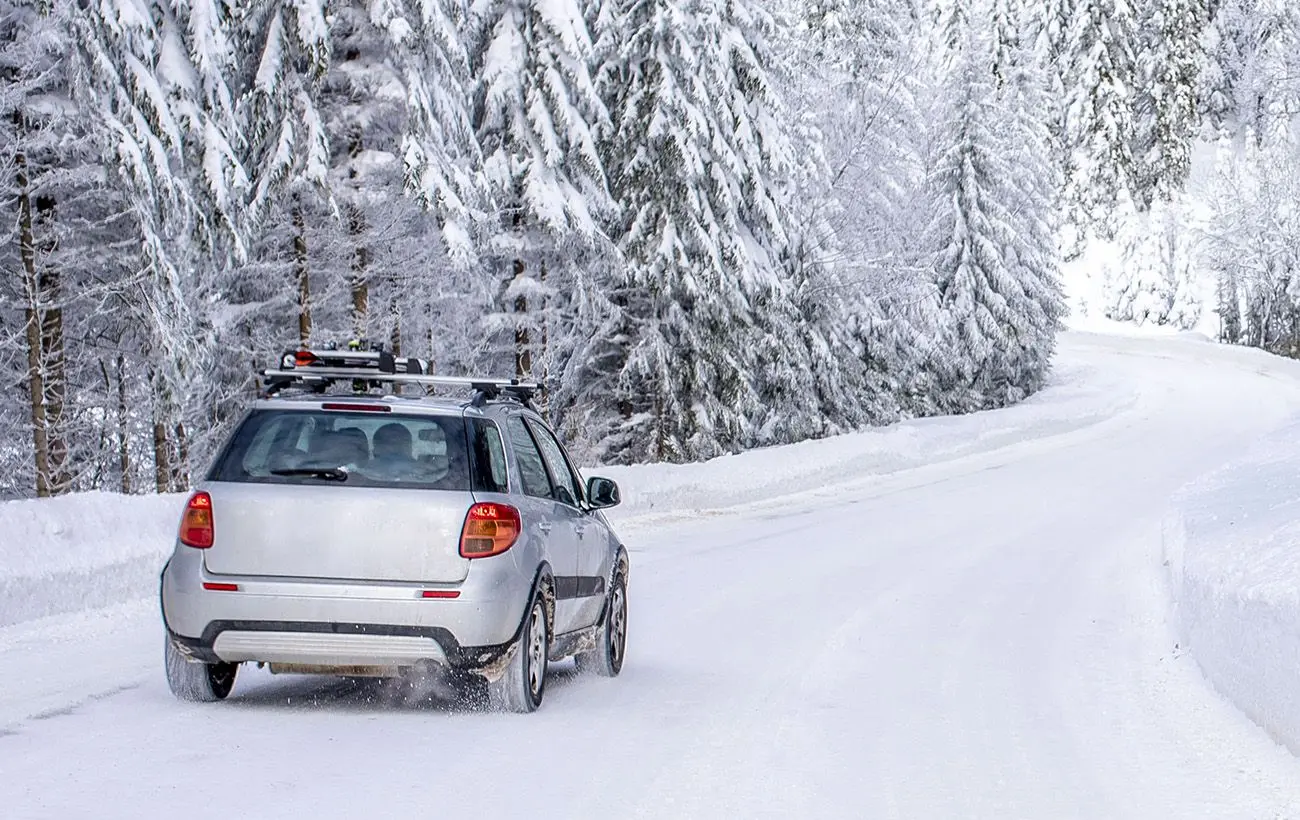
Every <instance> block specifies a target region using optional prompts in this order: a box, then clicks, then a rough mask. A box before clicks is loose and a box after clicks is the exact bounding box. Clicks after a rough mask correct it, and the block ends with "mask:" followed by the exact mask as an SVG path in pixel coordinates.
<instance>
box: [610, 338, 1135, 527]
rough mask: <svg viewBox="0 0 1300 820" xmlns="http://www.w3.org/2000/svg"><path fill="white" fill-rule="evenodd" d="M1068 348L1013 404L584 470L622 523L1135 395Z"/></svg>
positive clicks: (957, 453)
mask: <svg viewBox="0 0 1300 820" xmlns="http://www.w3.org/2000/svg"><path fill="white" fill-rule="evenodd" d="M1093 341H1096V342H1098V343H1100V344H1102V345H1109V344H1110V342H1109V340H1105V339H1101V340H1092V339H1088V338H1087V337H1079V341H1078V342H1076V343H1075V345H1072V346H1071V347H1070V348H1069V349H1066V350H1063V351H1061V355H1060V357H1059V358H1058V360H1057V362H1056V364H1055V365H1054V367H1053V375H1052V378H1051V380H1050V386H1049V387H1047V388H1046V389H1044V390H1043V391H1041V392H1040V393H1038V394H1036V395H1034V396H1032V397H1030V398H1029V399H1028V400H1026V401H1024V402H1022V403H1020V404H1017V405H1014V406H1012V407H1009V408H1006V409H1003V410H995V411H991V412H985V413H978V414H975V415H973V416H940V417H935V418H926V419H915V420H912V421H904V422H900V423H898V424H893V425H890V426H888V427H880V428H875V429H871V430H866V431H863V432H860V433H851V434H848V435H842V436H835V437H833V438H826V439H817V440H812V441H803V442H799V443H798V444H789V445H784V446H781V447H770V448H765V449H759V450H750V451H749V452H745V453H740V454H738V455H734V456H722V457H720V458H716V459H713V460H711V461H707V462H704V463H703V464H649V465H638V466H632V467H599V468H591V469H586V470H584V473H585V474H587V475H591V474H593V473H595V474H599V475H603V476H606V477H608V478H612V479H614V480H615V481H617V482H618V483H619V486H620V488H621V490H622V496H623V504H622V505H621V506H619V507H617V508H616V509H614V510H613V511H612V514H611V516H610V518H611V520H612V521H613V522H614V523H615V524H616V525H623V524H627V525H635V524H636V523H637V520H638V519H643V520H644V523H650V522H651V521H653V519H655V518H657V517H658V516H657V514H660V513H670V514H680V513H691V512H699V511H705V510H717V509H723V508H726V507H730V506H733V505H737V504H746V503H752V502H759V501H766V500H769V499H773V498H778V497H781V496H785V495H789V494H792V493H797V492H802V491H805V490H810V489H816V488H819V487H825V486H830V485H835V484H839V483H843V482H845V481H849V480H857V479H864V478H871V477H874V476H884V475H889V474H891V473H896V472H898V471H900V470H907V469H911V468H914V467H919V466H921V465H928V464H935V463H940V462H943V461H950V460H953V459H957V458H962V457H964V456H968V455H972V454H975V453H984V452H989V451H992V450H996V449H998V448H1001V447H1006V446H1008V445H1011V444H1016V443H1019V442H1024V441H1029V440H1033V439H1037V438H1043V437H1047V436H1051V435H1061V434H1065V433H1069V432H1072V431H1074V430H1079V429H1082V428H1085V427H1089V426H1091V425H1094V424H1097V423H1098V422H1101V421H1104V420H1106V419H1108V418H1111V417H1113V416H1115V415H1117V414H1119V413H1120V412H1121V411H1123V410H1124V409H1126V408H1128V407H1130V406H1132V405H1133V403H1134V401H1135V400H1136V396H1135V395H1134V393H1133V392H1132V389H1131V387H1128V386H1126V385H1125V384H1124V383H1123V382H1122V381H1119V380H1117V379H1115V378H1114V375H1113V374H1111V373H1106V372H1102V371H1099V370H1097V369H1096V368H1095V367H1094V366H1092V365H1091V364H1089V363H1088V361H1087V358H1086V357H1080V356H1078V355H1077V353H1078V351H1079V350H1081V349H1083V345H1082V344H1080V343H1079V342H1084V343H1087V342H1093Z"/></svg>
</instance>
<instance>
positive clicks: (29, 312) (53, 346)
mask: <svg viewBox="0 0 1300 820" xmlns="http://www.w3.org/2000/svg"><path fill="white" fill-rule="evenodd" d="M13 121H14V124H15V126H17V128H18V129H20V130H21V129H24V128H25V127H26V121H25V118H24V117H23V115H22V113H21V112H18V111H16V112H14V114H13ZM14 168H15V182H16V183H17V187H18V202H17V204H18V220H17V222H18V224H17V228H18V254H19V257H20V259H21V263H22V264H21V267H22V271H21V276H22V280H23V282H22V284H23V291H24V296H25V297H26V300H27V306H26V309H25V310H24V324H25V333H24V335H25V337H26V343H27V382H28V389H29V399H30V402H31V420H32V445H33V456H34V460H35V466H36V494H37V496H39V497H42V498H44V497H48V496H51V495H60V494H63V493H66V492H68V491H69V490H70V489H71V485H72V479H71V476H70V475H69V474H68V464H67V461H68V444H67V440H66V438H64V436H63V431H62V429H61V428H62V421H63V414H64V407H65V404H66V401H67V368H66V364H65V359H64V352H63V351H64V342H63V309H62V307H61V304H60V303H61V300H62V294H61V293H60V291H61V282H60V276H59V271H58V268H56V267H54V266H53V265H52V264H50V256H51V255H52V254H53V253H54V252H55V251H56V250H57V248H58V246H57V244H56V240H55V238H54V237H55V233H54V225H53V223H54V219H55V210H54V205H55V200H54V198H53V197H51V196H46V195H38V196H37V197H35V202H34V203H33V198H32V195H31V190H30V186H31V177H30V171H29V168H28V163H27V155H26V154H25V153H23V152H22V151H18V152H16V153H15V155H14ZM38 234H39V235H40V236H41V237H43V239H42V238H38Z"/></svg>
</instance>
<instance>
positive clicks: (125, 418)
mask: <svg viewBox="0 0 1300 820" xmlns="http://www.w3.org/2000/svg"><path fill="white" fill-rule="evenodd" d="M116 370H117V463H118V470H119V471H120V472H121V474H122V494H123V495H130V494H131V453H130V450H129V449H128V447H127V443H128V442H129V441H130V430H129V426H130V416H129V414H128V412H127V406H126V359H125V357H123V356H122V354H121V353H119V354H117V368H116Z"/></svg>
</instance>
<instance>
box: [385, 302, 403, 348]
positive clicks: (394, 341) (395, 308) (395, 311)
mask: <svg viewBox="0 0 1300 820" xmlns="http://www.w3.org/2000/svg"><path fill="white" fill-rule="evenodd" d="M389 312H390V314H391V315H392V317H393V328H392V332H391V333H390V334H389V338H388V349H389V350H390V351H391V352H392V354H393V355H394V356H401V355H402V306H401V305H400V304H399V303H398V301H397V299H393V303H392V306H391V307H390V309H389Z"/></svg>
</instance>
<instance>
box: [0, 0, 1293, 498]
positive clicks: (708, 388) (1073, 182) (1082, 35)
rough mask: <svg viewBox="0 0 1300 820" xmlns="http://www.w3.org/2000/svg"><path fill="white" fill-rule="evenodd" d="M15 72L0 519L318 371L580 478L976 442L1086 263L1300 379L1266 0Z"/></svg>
mask: <svg viewBox="0 0 1300 820" xmlns="http://www.w3.org/2000/svg"><path fill="white" fill-rule="evenodd" d="M0 72H3V80H2V81H0V105H2V106H3V111H2V112H0V113H2V114H3V116H0V143H3V145H2V147H0V211H2V213H3V220H2V221H0V383H2V384H3V389H0V498H21V497H30V496H48V495H58V494H63V493H68V492H72V491H85V490H107V491H112V492H126V493H143V492H170V491H179V490H182V489H185V488H186V487H187V486H189V484H190V483H191V481H192V480H194V479H195V478H196V477H198V476H201V474H202V473H203V472H204V471H205V470H206V468H207V465H208V463H209V461H210V459H211V457H212V455H213V450H214V448H215V447H216V446H218V445H219V444H220V442H221V440H222V438H223V436H225V435H226V434H227V433H228V431H229V429H230V427H231V425H232V424H233V423H234V422H236V421H237V420H238V419H239V417H240V414H241V413H242V412H243V411H244V410H245V408H246V407H247V405H248V403H249V402H250V401H251V400H252V399H253V398H255V396H256V386H257V380H256V375H255V374H256V369H257V368H261V367H267V366H270V365H272V364H273V363H274V361H275V359H276V358H277V357H278V355H279V354H280V353H281V352H283V351H284V350H287V349H292V348H293V347H294V346H296V345H298V344H299V343H303V342H309V343H313V344H316V343H324V342H328V341H338V340H347V339H351V338H366V339H368V340H371V341H378V342H381V343H382V344H384V345H385V346H386V347H387V348H388V349H390V350H392V351H395V352H397V353H399V354H401V355H405V356H420V357H424V358H427V359H429V360H431V361H432V362H433V365H434V367H435V369H436V370H437V372H439V373H442V374H447V375H468V374H475V375H493V376H518V377H522V378H528V379H535V380H537V381H538V382H539V383H540V384H541V385H542V386H543V393H542V396H541V401H540V409H541V410H542V411H543V412H544V413H545V414H546V415H547V417H548V418H549V419H551V420H552V421H553V423H554V424H555V425H556V427H557V430H558V431H559V432H560V433H561V434H562V435H563V436H564V437H565V438H566V439H567V440H568V441H570V442H572V443H573V450H574V452H575V454H576V455H578V456H579V457H580V458H582V459H583V460H584V461H585V463H590V464H596V463H606V464H626V463H639V462H649V461H670V462H688V461H699V460H704V459H708V458H712V457H715V456H718V455H722V454H727V453H734V452H739V451H742V450H746V449H749V448H754V447H762V446H767V445H774V444H782V443H788V442H794V441H799V440H803V439H808V438H815V437H825V436H830V435H835V434H838V433H843V432H848V431H852V430H857V429H861V428H863V427H866V426H870V425H883V424H889V423H891V422H894V421H897V420H900V419H903V418H910V417H919V416H930V415H938V414H955V413H967V412H973V411H978V410H986V409H993V408H999V407H1003V406H1006V405H1009V404H1012V403H1015V402H1018V401H1020V400H1021V399H1023V398H1025V397H1027V396H1029V395H1031V394H1033V393H1034V392H1035V391H1037V390H1039V389H1040V388H1042V387H1043V386H1044V384H1045V383H1046V382H1047V380H1048V379H1049V378H1050V374H1051V361H1052V354H1053V349H1054V344H1055V338H1056V334H1057V332H1058V331H1059V330H1060V329H1061V328H1062V326H1063V322H1064V321H1065V319H1066V317H1067V312H1068V311H1069V310H1070V309H1071V307H1072V305H1071V304H1070V303H1069V302H1068V301H1067V294H1066V290H1065V287H1064V285H1063V270H1064V269H1065V268H1066V267H1067V266H1068V265H1071V264H1076V263H1078V262H1079V260H1086V259H1088V258H1089V257H1088V254H1089V252H1090V249H1095V248H1097V247H1102V246H1104V247H1108V248H1113V249H1114V259H1116V260H1118V261H1117V262H1115V263H1114V264H1112V265H1110V266H1109V267H1107V268H1106V270H1105V273H1104V276H1103V275H1102V274H1101V273H1098V274H1097V276H1098V279H1097V282H1098V287H1097V288H1096V292H1097V293H1098V294H1099V295H1098V296H1097V298H1096V299H1095V300H1094V302H1095V303H1094V304H1092V305H1089V306H1088V307H1089V308H1091V309H1093V310H1095V311H1097V312H1098V313H1100V314H1104V315H1105V316H1107V317H1109V318H1111V319H1114V320H1119V321H1131V322H1141V323H1152V324H1159V325H1170V326H1173V327H1179V328H1192V327H1194V326H1197V325H1198V323H1203V322H1204V320H1205V319H1206V318H1207V317H1211V316H1212V317H1214V318H1215V321H1216V333H1217V335H1218V336H1219V338H1220V340H1221V341H1224V342H1229V343H1240V344H1249V345H1253V346H1257V347H1262V348H1265V349H1268V350H1271V351H1273V352H1277V353H1281V354H1284V355H1300V276H1297V272H1300V130H1298V123H1300V119H1298V116H1300V4H1297V3H1294V2H1291V0H1041V2H1034V1H1033V0H278V1H276V0H0ZM1103 279H1104V281H1102V280H1103Z"/></svg>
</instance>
